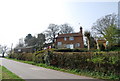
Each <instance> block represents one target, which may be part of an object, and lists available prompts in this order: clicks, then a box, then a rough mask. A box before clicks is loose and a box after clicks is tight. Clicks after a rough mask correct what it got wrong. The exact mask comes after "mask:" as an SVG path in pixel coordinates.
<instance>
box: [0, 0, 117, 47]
mask: <svg viewBox="0 0 120 81" xmlns="http://www.w3.org/2000/svg"><path fill="white" fill-rule="evenodd" d="M83 1H84V2H82V0H0V44H1V45H8V47H10V45H11V44H12V43H13V44H14V46H15V45H16V44H17V43H18V41H19V39H20V38H25V36H26V35H27V34H29V33H31V34H32V35H37V34H38V33H41V32H43V31H45V30H46V29H47V27H48V25H49V24H50V23H54V24H58V25H60V24H64V23H69V24H70V25H71V26H73V28H74V29H75V31H76V32H78V31H79V26H82V27H83V29H84V30H90V28H91V26H92V24H93V23H94V22H95V21H96V20H97V19H99V18H101V17H102V16H105V15H108V14H111V13H116V14H117V12H118V3H117V2H118V0H106V1H104V0H103V1H104V2H103V1H102V0H97V2H95V1H94V0H91V1H90V0H89V2H88V0H83ZM108 1H109V2H108Z"/></svg>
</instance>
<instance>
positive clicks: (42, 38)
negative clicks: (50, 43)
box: [37, 33, 46, 49]
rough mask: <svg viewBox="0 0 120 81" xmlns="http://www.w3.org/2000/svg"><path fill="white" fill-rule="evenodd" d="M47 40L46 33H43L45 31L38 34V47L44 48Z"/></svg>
mask: <svg viewBox="0 0 120 81" xmlns="http://www.w3.org/2000/svg"><path fill="white" fill-rule="evenodd" d="M45 41H46V40H45V34H43V33H40V34H38V36H37V47H38V49H42V47H43V45H44V43H45Z"/></svg>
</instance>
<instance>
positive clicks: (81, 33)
mask: <svg viewBox="0 0 120 81" xmlns="http://www.w3.org/2000/svg"><path fill="white" fill-rule="evenodd" d="M80 33H81V34H82V27H81V26H80Z"/></svg>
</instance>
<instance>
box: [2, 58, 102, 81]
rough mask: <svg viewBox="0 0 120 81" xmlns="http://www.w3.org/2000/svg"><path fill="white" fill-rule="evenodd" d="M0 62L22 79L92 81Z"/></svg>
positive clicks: (3, 61)
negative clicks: (83, 80) (78, 80)
mask: <svg viewBox="0 0 120 81" xmlns="http://www.w3.org/2000/svg"><path fill="white" fill-rule="evenodd" d="M0 60H2V62H0V64H1V65H3V66H5V67H6V68H7V69H8V70H10V71H12V72H13V73H15V74H16V75H18V76H19V77H21V78H23V79H89V80H90V79H91V80H92V81H93V78H90V77H85V76H79V75H74V74H70V73H64V72H60V71H56V70H51V69H46V68H43V67H37V66H34V65H30V64H26V63H21V62H16V61H13V60H9V59H5V58H0ZM97 81H98V80H97ZM99 81H101V80H99Z"/></svg>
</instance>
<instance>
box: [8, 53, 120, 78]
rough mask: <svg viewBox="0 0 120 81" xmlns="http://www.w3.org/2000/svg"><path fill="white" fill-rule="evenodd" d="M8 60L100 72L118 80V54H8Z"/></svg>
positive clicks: (119, 57) (119, 60)
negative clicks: (116, 77)
mask: <svg viewBox="0 0 120 81" xmlns="http://www.w3.org/2000/svg"><path fill="white" fill-rule="evenodd" d="M9 58H15V59H19V60H26V61H34V62H35V63H45V64H47V65H52V66H55V67H60V68H64V69H77V71H80V70H86V71H94V72H100V73H102V74H103V75H104V76H106V75H108V76H111V75H116V76H118V78H119V79H120V52H55V51H44V52H36V53H34V54H30V53H29V54H24V53H22V54H10V55H9Z"/></svg>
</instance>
